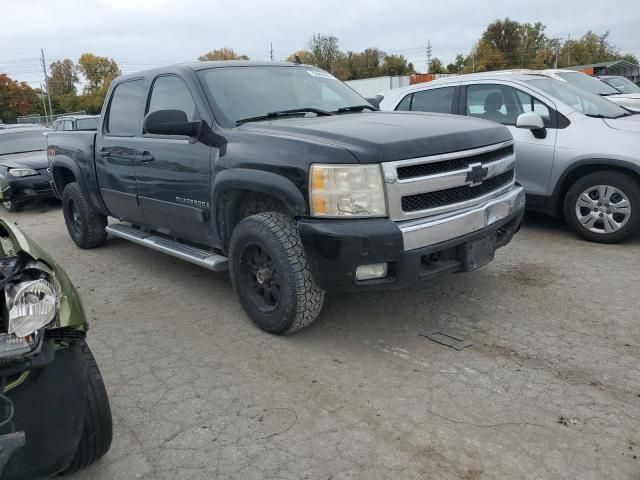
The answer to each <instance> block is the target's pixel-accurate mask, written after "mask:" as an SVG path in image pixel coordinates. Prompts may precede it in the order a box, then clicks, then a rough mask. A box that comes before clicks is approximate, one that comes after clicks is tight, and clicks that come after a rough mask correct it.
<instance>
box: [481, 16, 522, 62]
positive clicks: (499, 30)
mask: <svg viewBox="0 0 640 480" xmlns="http://www.w3.org/2000/svg"><path fill="white" fill-rule="evenodd" d="M480 40H481V41H482V42H484V43H486V44H487V45H488V46H489V47H491V48H492V49H495V50H497V51H499V52H501V53H502V55H503V56H504V58H505V59H506V60H507V61H509V62H514V61H515V59H516V58H517V54H518V53H519V50H520V47H521V45H522V25H520V24H519V23H518V22H516V21H515V20H511V19H510V18H508V17H507V18H505V19H504V20H500V19H497V20H495V21H494V22H493V23H490V24H489V25H487V28H486V30H485V31H484V32H483V33H482V36H481V37H480Z"/></svg>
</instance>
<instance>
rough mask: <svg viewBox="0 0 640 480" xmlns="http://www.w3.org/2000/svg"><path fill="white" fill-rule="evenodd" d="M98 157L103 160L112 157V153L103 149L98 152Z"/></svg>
mask: <svg viewBox="0 0 640 480" xmlns="http://www.w3.org/2000/svg"><path fill="white" fill-rule="evenodd" d="M98 155H100V156H101V157H102V158H105V157H110V156H111V152H109V150H105V149H102V150H100V151H99V152H98Z"/></svg>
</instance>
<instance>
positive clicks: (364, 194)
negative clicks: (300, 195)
mask: <svg viewBox="0 0 640 480" xmlns="http://www.w3.org/2000/svg"><path fill="white" fill-rule="evenodd" d="M309 173H310V185H309V198H310V203H311V215H312V216H314V217H343V216H347V217H384V216H386V215H387V206H386V202H385V196H384V186H383V184H382V173H381V171H380V166H379V165H319V164H315V165H312V166H311V171H310V172H309Z"/></svg>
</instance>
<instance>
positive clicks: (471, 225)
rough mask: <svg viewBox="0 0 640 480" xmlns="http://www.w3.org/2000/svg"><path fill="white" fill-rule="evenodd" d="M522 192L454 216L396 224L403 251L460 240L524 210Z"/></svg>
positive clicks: (515, 191) (518, 190)
mask: <svg viewBox="0 0 640 480" xmlns="http://www.w3.org/2000/svg"><path fill="white" fill-rule="evenodd" d="M524 203H525V194H524V188H522V187H521V186H519V185H516V186H514V187H513V188H512V189H511V190H509V191H508V192H506V193H503V194H501V195H500V196H498V197H495V198H492V199H490V200H488V201H486V202H485V203H483V204H481V205H479V206H476V207H473V208H470V209H468V210H465V211H463V212H461V213H456V214H453V215H452V214H450V213H449V214H442V215H437V216H433V217H429V218H428V219H424V218H422V219H419V220H409V221H406V222H399V223H398V227H399V228H400V231H401V232H402V239H403V241H404V250H405V251H407V250H414V249H416V248H423V247H428V246H430V245H435V244H437V243H440V242H444V241H447V240H451V239H454V238H457V237H462V236H464V235H467V234H469V233H473V232H475V231H477V230H482V229H483V228H486V227H489V226H491V225H492V224H494V223H496V222H498V221H500V220H502V219H504V218H507V217H509V216H511V215H513V214H515V213H517V212H519V211H522V210H524Z"/></svg>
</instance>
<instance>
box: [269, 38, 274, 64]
mask: <svg viewBox="0 0 640 480" xmlns="http://www.w3.org/2000/svg"><path fill="white" fill-rule="evenodd" d="M269 46H270V49H269V56H270V57H271V61H272V62H273V42H269Z"/></svg>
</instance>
